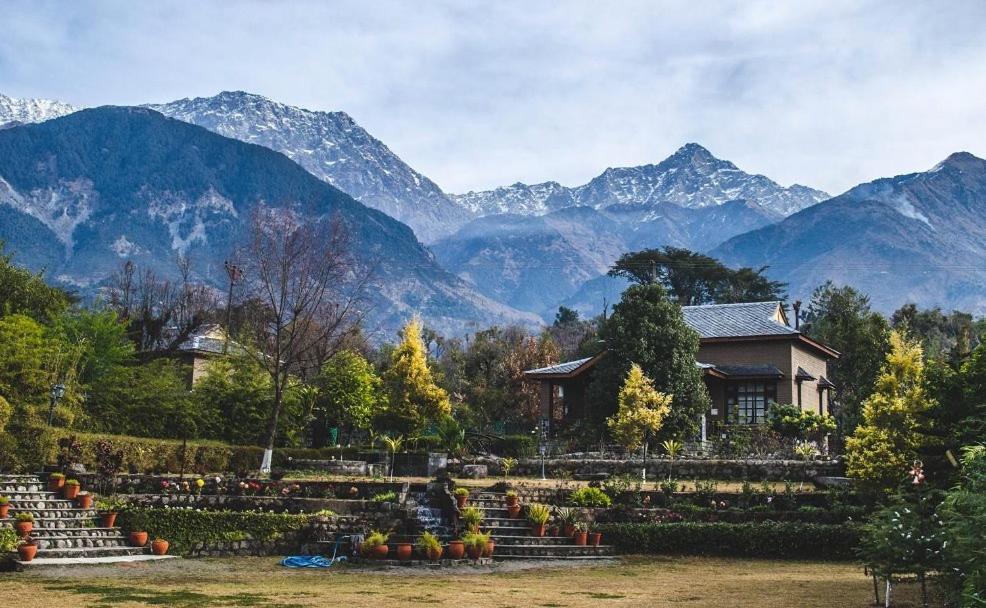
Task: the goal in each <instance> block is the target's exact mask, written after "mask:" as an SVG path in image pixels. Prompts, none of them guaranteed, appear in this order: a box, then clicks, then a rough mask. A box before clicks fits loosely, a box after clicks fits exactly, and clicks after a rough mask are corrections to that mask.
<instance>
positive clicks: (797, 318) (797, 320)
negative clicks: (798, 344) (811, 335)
mask: <svg viewBox="0 0 986 608" xmlns="http://www.w3.org/2000/svg"><path fill="white" fill-rule="evenodd" d="M791 308H793V309H794V329H799V328H800V327H801V300H795V301H794V304H792V305H791Z"/></svg>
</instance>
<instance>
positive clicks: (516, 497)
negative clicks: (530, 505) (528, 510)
mask: <svg viewBox="0 0 986 608" xmlns="http://www.w3.org/2000/svg"><path fill="white" fill-rule="evenodd" d="M516 504H520V494H518V493H517V490H507V506H508V507H512V506H514V505H516Z"/></svg>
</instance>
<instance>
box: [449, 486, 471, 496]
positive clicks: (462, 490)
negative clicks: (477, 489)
mask: <svg viewBox="0 0 986 608" xmlns="http://www.w3.org/2000/svg"><path fill="white" fill-rule="evenodd" d="M452 494H454V495H456V496H469V488H456V489H455V490H453V491H452Z"/></svg>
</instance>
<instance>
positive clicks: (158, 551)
mask: <svg viewBox="0 0 986 608" xmlns="http://www.w3.org/2000/svg"><path fill="white" fill-rule="evenodd" d="M169 546H170V545H169V544H168V541H166V540H161V539H160V538H159V539H157V540H155V541H154V542H152V543H151V551H152V552H153V553H154V555H165V554H166V553H167V552H168V547H169Z"/></svg>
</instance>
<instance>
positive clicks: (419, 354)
mask: <svg viewBox="0 0 986 608" xmlns="http://www.w3.org/2000/svg"><path fill="white" fill-rule="evenodd" d="M383 386H384V391H385V394H386V396H387V406H386V409H385V413H384V420H383V423H384V425H386V427H387V428H388V430H392V431H396V432H399V433H402V434H405V435H413V434H416V433H418V432H419V431H421V429H422V428H424V426H425V425H426V424H428V423H429V422H431V421H434V420H438V419H440V418H441V417H442V416H447V415H449V414H451V413H452V406H451V404H450V402H449V398H448V393H446V392H445V390H444V389H442V388H441V387H439V386H438V385H436V384H435V381H434V378H433V377H432V373H431V369H430V368H429V367H428V356H427V351H426V350H425V345H424V342H423V341H422V339H421V321H420V320H419V319H417V318H413V319H411V320H410V321H408V323H407V325H405V326H404V329H403V330H402V331H401V341H400V343H399V344H398V345H397V347H396V348H395V349H394V350H393V352H392V353H391V364H390V367H389V368H388V369H387V371H386V372H385V373H384V376H383Z"/></svg>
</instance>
